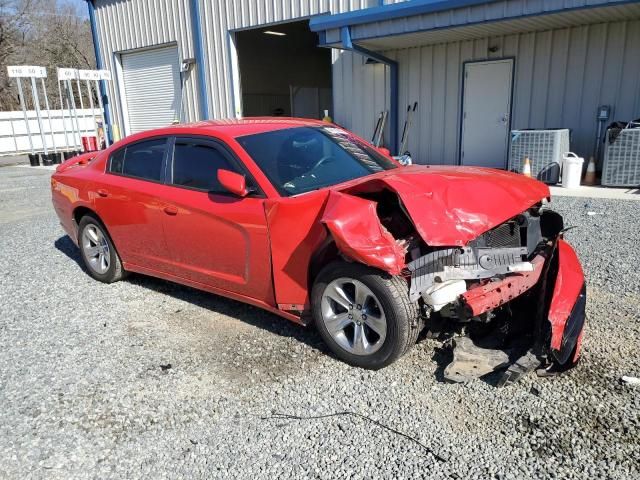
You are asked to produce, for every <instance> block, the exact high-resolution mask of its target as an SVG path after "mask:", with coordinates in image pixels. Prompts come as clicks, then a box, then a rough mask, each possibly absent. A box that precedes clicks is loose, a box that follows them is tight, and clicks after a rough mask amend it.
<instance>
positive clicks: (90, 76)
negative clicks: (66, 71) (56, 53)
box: [78, 70, 100, 80]
mask: <svg viewBox="0 0 640 480" xmlns="http://www.w3.org/2000/svg"><path fill="white" fill-rule="evenodd" d="M78 78H80V80H100V72H99V71H98V70H78Z"/></svg>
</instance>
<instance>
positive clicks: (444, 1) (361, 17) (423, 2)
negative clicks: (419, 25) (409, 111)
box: [309, 0, 638, 38]
mask: <svg viewBox="0 0 640 480" xmlns="http://www.w3.org/2000/svg"><path fill="white" fill-rule="evenodd" d="M496 1H500V0H411V1H405V2H400V3H394V4H387V5H383V6H381V7H373V8H366V9H362V10H354V11H352V12H345V13H339V14H335V15H331V14H326V15H319V16H316V17H313V18H312V19H311V20H310V22H309V28H310V29H311V30H313V31H314V32H318V31H322V30H331V29H337V28H342V27H345V26H353V25H361V24H364V23H374V22H380V21H384V20H393V19H397V18H406V17H410V16H414V15H425V14H429V13H437V12H444V11H448V10H454V9H457V8H465V7H473V6H477V5H485V4H490V3H495V2H496ZM630 3H638V0H619V1H610V0H609V1H607V0H593V1H591V2H585V3H584V4H583V5H575V6H562V7H559V8H552V9H548V10H544V11H540V12H533V13H525V14H521V15H513V16H505V17H502V18H495V19H491V20H485V21H482V22H475V23H474V24H478V23H490V22H497V21H501V20H513V19H517V18H526V17H534V16H542V15H549V14H553V13H562V12H570V11H575V10H586V9H592V8H602V7H612V6H618V5H625V4H630ZM466 25H469V24H464V26H466ZM459 26H463V25H458V24H456V25H447V26H444V27H436V28H427V29H422V30H417V31H427V30H436V29H443V28H454V27H459ZM402 33H403V34H404V33H412V32H402ZM383 36H387V35H383ZM375 38H379V36H378V37H375Z"/></svg>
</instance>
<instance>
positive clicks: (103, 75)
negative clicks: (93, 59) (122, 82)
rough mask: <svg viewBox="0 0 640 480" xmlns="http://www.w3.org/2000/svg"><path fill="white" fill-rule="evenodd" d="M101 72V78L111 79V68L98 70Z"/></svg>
mask: <svg viewBox="0 0 640 480" xmlns="http://www.w3.org/2000/svg"><path fill="white" fill-rule="evenodd" d="M98 72H100V80H109V81H110V80H111V72H110V71H109V70H98Z"/></svg>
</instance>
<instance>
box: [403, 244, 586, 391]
mask: <svg viewBox="0 0 640 480" xmlns="http://www.w3.org/2000/svg"><path fill="white" fill-rule="evenodd" d="M543 245H544V247H543V248H540V245H539V246H538V248H537V250H536V253H535V254H533V255H534V256H533V258H529V259H528V260H527V261H523V257H520V256H519V255H518V252H517V249H516V247H515V246H514V245H511V246H509V247H507V248H498V249H493V250H492V249H486V250H484V251H483V253H478V251H479V250H478V249H477V248H476V249H475V250H474V252H473V253H474V254H475V257H473V255H471V251H470V250H471V249H469V251H466V250H464V249H458V251H457V252H458V253H457V254H458V257H457V258H455V259H454V260H453V261H451V260H450V257H446V258H445V256H446V255H448V252H449V250H450V251H453V249H449V250H441V251H440V253H439V254H438V253H436V254H431V256H428V257H427V258H426V260H425V257H422V258H421V259H418V260H419V261H418V262H415V263H413V265H411V264H410V268H411V267H414V269H413V270H412V273H413V276H412V281H413V280H414V279H416V281H415V282H413V283H412V287H414V288H412V291H411V292H410V294H411V295H413V297H414V298H415V295H416V293H417V291H418V289H419V288H422V289H423V290H422V293H418V295H419V296H421V297H422V298H423V299H431V298H432V296H433V295H431V296H426V295H424V292H425V290H424V288H425V286H424V284H425V282H432V283H431V285H433V282H434V281H435V282H436V283H435V284H436V285H442V286H443V287H444V288H446V287H447V282H462V281H465V282H466V285H467V289H466V291H464V293H462V294H460V292H459V291H457V292H454V291H453V288H452V289H451V291H452V294H453V295H455V299H454V300H453V301H451V302H450V303H449V304H448V305H447V307H445V308H443V307H442V306H441V305H438V309H437V310H436V312H435V315H436V316H439V317H444V320H448V321H451V322H458V325H462V327H461V328H459V331H458V332H456V333H455V334H453V336H452V337H451V338H449V339H448V342H449V344H450V345H452V346H453V347H454V350H453V362H452V363H451V364H450V365H449V366H448V367H447V368H446V369H445V378H447V379H449V380H451V381H456V382H463V381H467V380H470V379H472V378H477V377H480V376H483V375H485V374H487V373H490V372H492V371H495V370H504V374H503V381H501V382H499V384H506V383H510V382H512V381H514V380H516V379H517V378H519V377H520V376H521V375H522V374H524V373H526V372H528V371H530V370H533V369H535V368H539V367H541V366H542V367H549V366H556V367H564V368H566V367H568V366H572V365H573V364H575V362H576V361H577V359H578V357H579V355H580V346H581V340H582V332H583V328H584V324H585V306H586V286H585V278H584V273H583V270H582V266H581V265H580V261H579V260H578V257H577V255H576V252H575V251H574V249H573V248H572V246H571V245H570V244H569V243H567V242H566V241H565V240H564V239H563V238H562V233H561V232H559V233H558V234H557V235H556V236H555V238H554V240H546V241H545V243H543ZM492 252H493V253H492ZM481 255H484V256H483V257H482V256H481ZM436 258H437V259H436ZM469 258H472V260H473V261H472V262H468V263H466V264H465V261H466V260H468V259H469ZM481 258H484V259H485V264H484V265H483V264H482V262H481ZM487 258H489V260H490V261H488V262H487V261H486V259H487ZM429 262H432V263H429ZM487 265H488V267H487ZM417 266H420V267H421V268H422V270H419V269H418V268H415V267H417ZM516 267H517V268H516ZM438 269H441V270H442V272H444V273H442V272H439V271H436V270H438ZM418 275H421V276H420V278H417V277H418ZM463 275H464V276H463ZM443 277H444V278H443ZM474 277H475V278H474ZM462 278H464V280H462ZM421 282H422V283H421ZM437 282H443V283H437ZM463 288H464V287H463ZM427 292H429V293H430V294H431V290H427ZM441 293H442V292H438V294H440V296H439V297H438V298H442V294H441ZM445 301H446V300H445ZM425 303H427V302H426V301H425ZM428 307H429V306H428V305H427V308H428ZM432 314H434V312H433V309H432ZM447 317H448V318H447ZM441 320H442V318H441ZM474 322H475V323H476V324H484V325H490V324H492V322H493V323H495V324H496V327H495V328H494V329H491V328H484V330H483V334H485V336H484V337H483V338H479V337H478V336H476V337H474V336H473V335H471V334H469V332H470V331H472V329H471V328H468V327H467V325H470V324H472V323H474ZM505 329H511V330H512V331H516V332H517V333H516V334H513V335H511V336H510V337H509V336H508V335H503V336H502V338H495V337H500V336H501V335H502V333H501V332H502V331H504V330H505ZM487 332H490V333H489V334H488V335H487ZM492 335H493V337H494V338H487V337H491V336H492ZM480 337H481V336H480Z"/></svg>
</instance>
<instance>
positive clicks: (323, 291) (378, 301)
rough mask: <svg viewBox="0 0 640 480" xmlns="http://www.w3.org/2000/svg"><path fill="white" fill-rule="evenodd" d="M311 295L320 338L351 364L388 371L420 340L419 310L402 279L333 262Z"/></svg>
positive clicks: (316, 283)
mask: <svg viewBox="0 0 640 480" xmlns="http://www.w3.org/2000/svg"><path fill="white" fill-rule="evenodd" d="M311 296H312V308H313V316H314V320H315V323H316V327H317V328H318V331H319V332H320V335H321V336H322V338H323V339H324V341H325V343H326V344H327V345H328V346H329V348H330V349H331V350H332V351H333V352H334V353H335V354H336V356H338V357H339V358H340V359H342V360H344V361H345V362H347V363H349V364H351V365H355V366H358V367H362V368H368V369H378V368H382V367H385V366H387V365H389V364H391V363H392V362H394V361H395V360H397V359H398V358H399V357H400V356H402V355H403V354H404V353H405V352H406V351H407V350H408V349H409V348H410V347H411V346H412V345H413V344H415V342H416V338H417V336H418V333H419V322H418V308H417V305H416V304H415V303H412V302H411V301H410V300H409V296H408V287H407V283H406V281H405V280H403V279H402V278H400V277H394V276H391V275H388V274H386V273H384V272H382V271H379V270H376V269H373V268H370V267H366V266H364V265H361V264H358V263H348V262H334V263H331V264H329V265H327V266H326V267H325V268H324V269H323V270H322V271H321V272H320V273H319V274H318V277H317V279H316V281H315V283H314V285H313V289H312V292H311Z"/></svg>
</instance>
